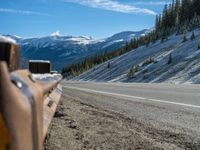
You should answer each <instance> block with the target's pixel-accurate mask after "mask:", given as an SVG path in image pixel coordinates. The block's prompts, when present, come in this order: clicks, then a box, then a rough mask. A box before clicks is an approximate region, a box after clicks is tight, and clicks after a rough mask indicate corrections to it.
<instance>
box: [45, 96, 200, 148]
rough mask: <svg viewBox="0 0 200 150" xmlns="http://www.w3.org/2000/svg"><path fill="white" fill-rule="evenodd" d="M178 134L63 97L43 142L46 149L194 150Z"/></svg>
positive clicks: (183, 136) (76, 99)
mask: <svg viewBox="0 0 200 150" xmlns="http://www.w3.org/2000/svg"><path fill="white" fill-rule="evenodd" d="M199 146H200V145H199V144H198V145H197V144H195V143H193V141H190V140H188V139H187V136H185V135H183V134H180V133H174V132H173V133H172V132H169V131H165V130H162V129H159V128H155V127H153V126H152V125H151V124H147V123H145V122H142V121H140V120H137V119H135V118H129V117H127V116H125V115H123V114H119V113H117V112H113V111H111V110H103V109H102V108H101V109H100V108H98V107H95V106H92V105H88V104H86V103H84V102H83V101H82V100H81V99H80V98H78V97H77V98H72V97H70V96H63V97H62V99H61V102H60V104H59V106H58V109H57V112H56V114H55V116H54V119H53V121H52V124H51V127H50V129H49V133H48V135H47V138H46V141H45V149H46V150H88V149H89V150H90V149H91V150H93V149H94V150H108V149H109V150H111V149H112V150H132V149H198V147H199Z"/></svg>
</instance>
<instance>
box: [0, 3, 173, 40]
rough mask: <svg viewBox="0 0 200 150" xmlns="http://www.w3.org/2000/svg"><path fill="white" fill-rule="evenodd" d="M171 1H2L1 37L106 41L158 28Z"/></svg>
mask: <svg viewBox="0 0 200 150" xmlns="http://www.w3.org/2000/svg"><path fill="white" fill-rule="evenodd" d="M170 2H171V0H1V5H0V18H1V24H0V33H1V34H13V35H18V36H22V37H41V36H48V35H51V34H52V33H54V34H61V35H74V36H78V35H87V36H93V37H95V38H104V37H108V36H110V35H113V34H115V33H118V32H121V31H138V30H142V29H144V28H150V27H152V26H153V25H154V21H155V15H156V14H157V13H160V12H161V11H162V9H163V6H164V5H165V4H166V3H170Z"/></svg>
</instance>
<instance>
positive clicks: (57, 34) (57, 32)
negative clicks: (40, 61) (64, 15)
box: [51, 30, 61, 36]
mask: <svg viewBox="0 0 200 150" xmlns="http://www.w3.org/2000/svg"><path fill="white" fill-rule="evenodd" d="M60 35H61V34H60V31H59V30H57V31H56V32H53V33H52V34H51V36H60Z"/></svg>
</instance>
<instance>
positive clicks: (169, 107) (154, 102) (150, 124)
mask: <svg viewBox="0 0 200 150" xmlns="http://www.w3.org/2000/svg"><path fill="white" fill-rule="evenodd" d="M63 91H64V92H63V95H65V96H66V97H67V96H70V97H72V98H75V99H76V100H80V101H81V104H83V103H84V105H88V106H93V107H95V108H98V109H102V110H108V111H110V113H111V114H112V113H116V114H120V115H123V116H124V117H128V118H130V119H133V120H134V123H135V124H137V125H138V124H139V126H141V128H140V129H138V130H140V132H138V133H137V131H134V133H135V132H136V133H137V134H141V132H142V134H144V137H146V138H143V139H148V142H150V143H151V142H152V141H154V142H155V141H156V144H155V143H154V144H155V145H157V147H156V148H161V149H162V148H164V149H200V85H173V84H142V83H138V84H137V83H130V84H129V83H96V82H70V81H63ZM81 109H83V108H81ZM81 109H80V110H81ZM82 117H83V116H82ZM97 117H99V119H100V118H101V116H97ZM77 120H78V119H77ZM119 120H120V119H119V118H118V120H117V121H119ZM122 120H123V119H122ZM88 122H89V120H88ZM125 122H126V121H124V123H125ZM131 124H132V123H131ZM137 127H138V126H137ZM137 127H135V128H137ZM113 128H114V127H113ZM132 130H134V127H133V126H132V125H130V126H129V127H128V131H132ZM142 130H143V131H142ZM113 133H114V131H113ZM134 137H135V135H134V136H133V138H134ZM121 140H123V138H122V139H121ZM134 140H136V139H134ZM140 140H142V139H140ZM158 143H159V144H158ZM143 144H144V143H143ZM122 145H123V143H122ZM136 145H137V144H136ZM149 146H150V145H149ZM104 148H105V147H104ZM135 148H136V147H134V148H133V149H135ZM141 148H144V149H146V148H147V147H141ZM151 148H152V147H151ZM151 148H150V149H151ZM154 148H155V147H154ZM77 149H78V148H77ZM113 149H114V148H113ZM124 149H128V148H127V147H126V148H124ZM131 149H132V148H131Z"/></svg>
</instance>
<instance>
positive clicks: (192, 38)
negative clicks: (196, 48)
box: [190, 32, 195, 40]
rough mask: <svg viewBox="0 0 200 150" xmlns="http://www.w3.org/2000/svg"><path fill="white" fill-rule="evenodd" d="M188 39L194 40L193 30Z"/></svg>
mask: <svg viewBox="0 0 200 150" xmlns="http://www.w3.org/2000/svg"><path fill="white" fill-rule="evenodd" d="M190 39H191V40H194V39H195V34H194V32H192V35H191V37H190Z"/></svg>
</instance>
